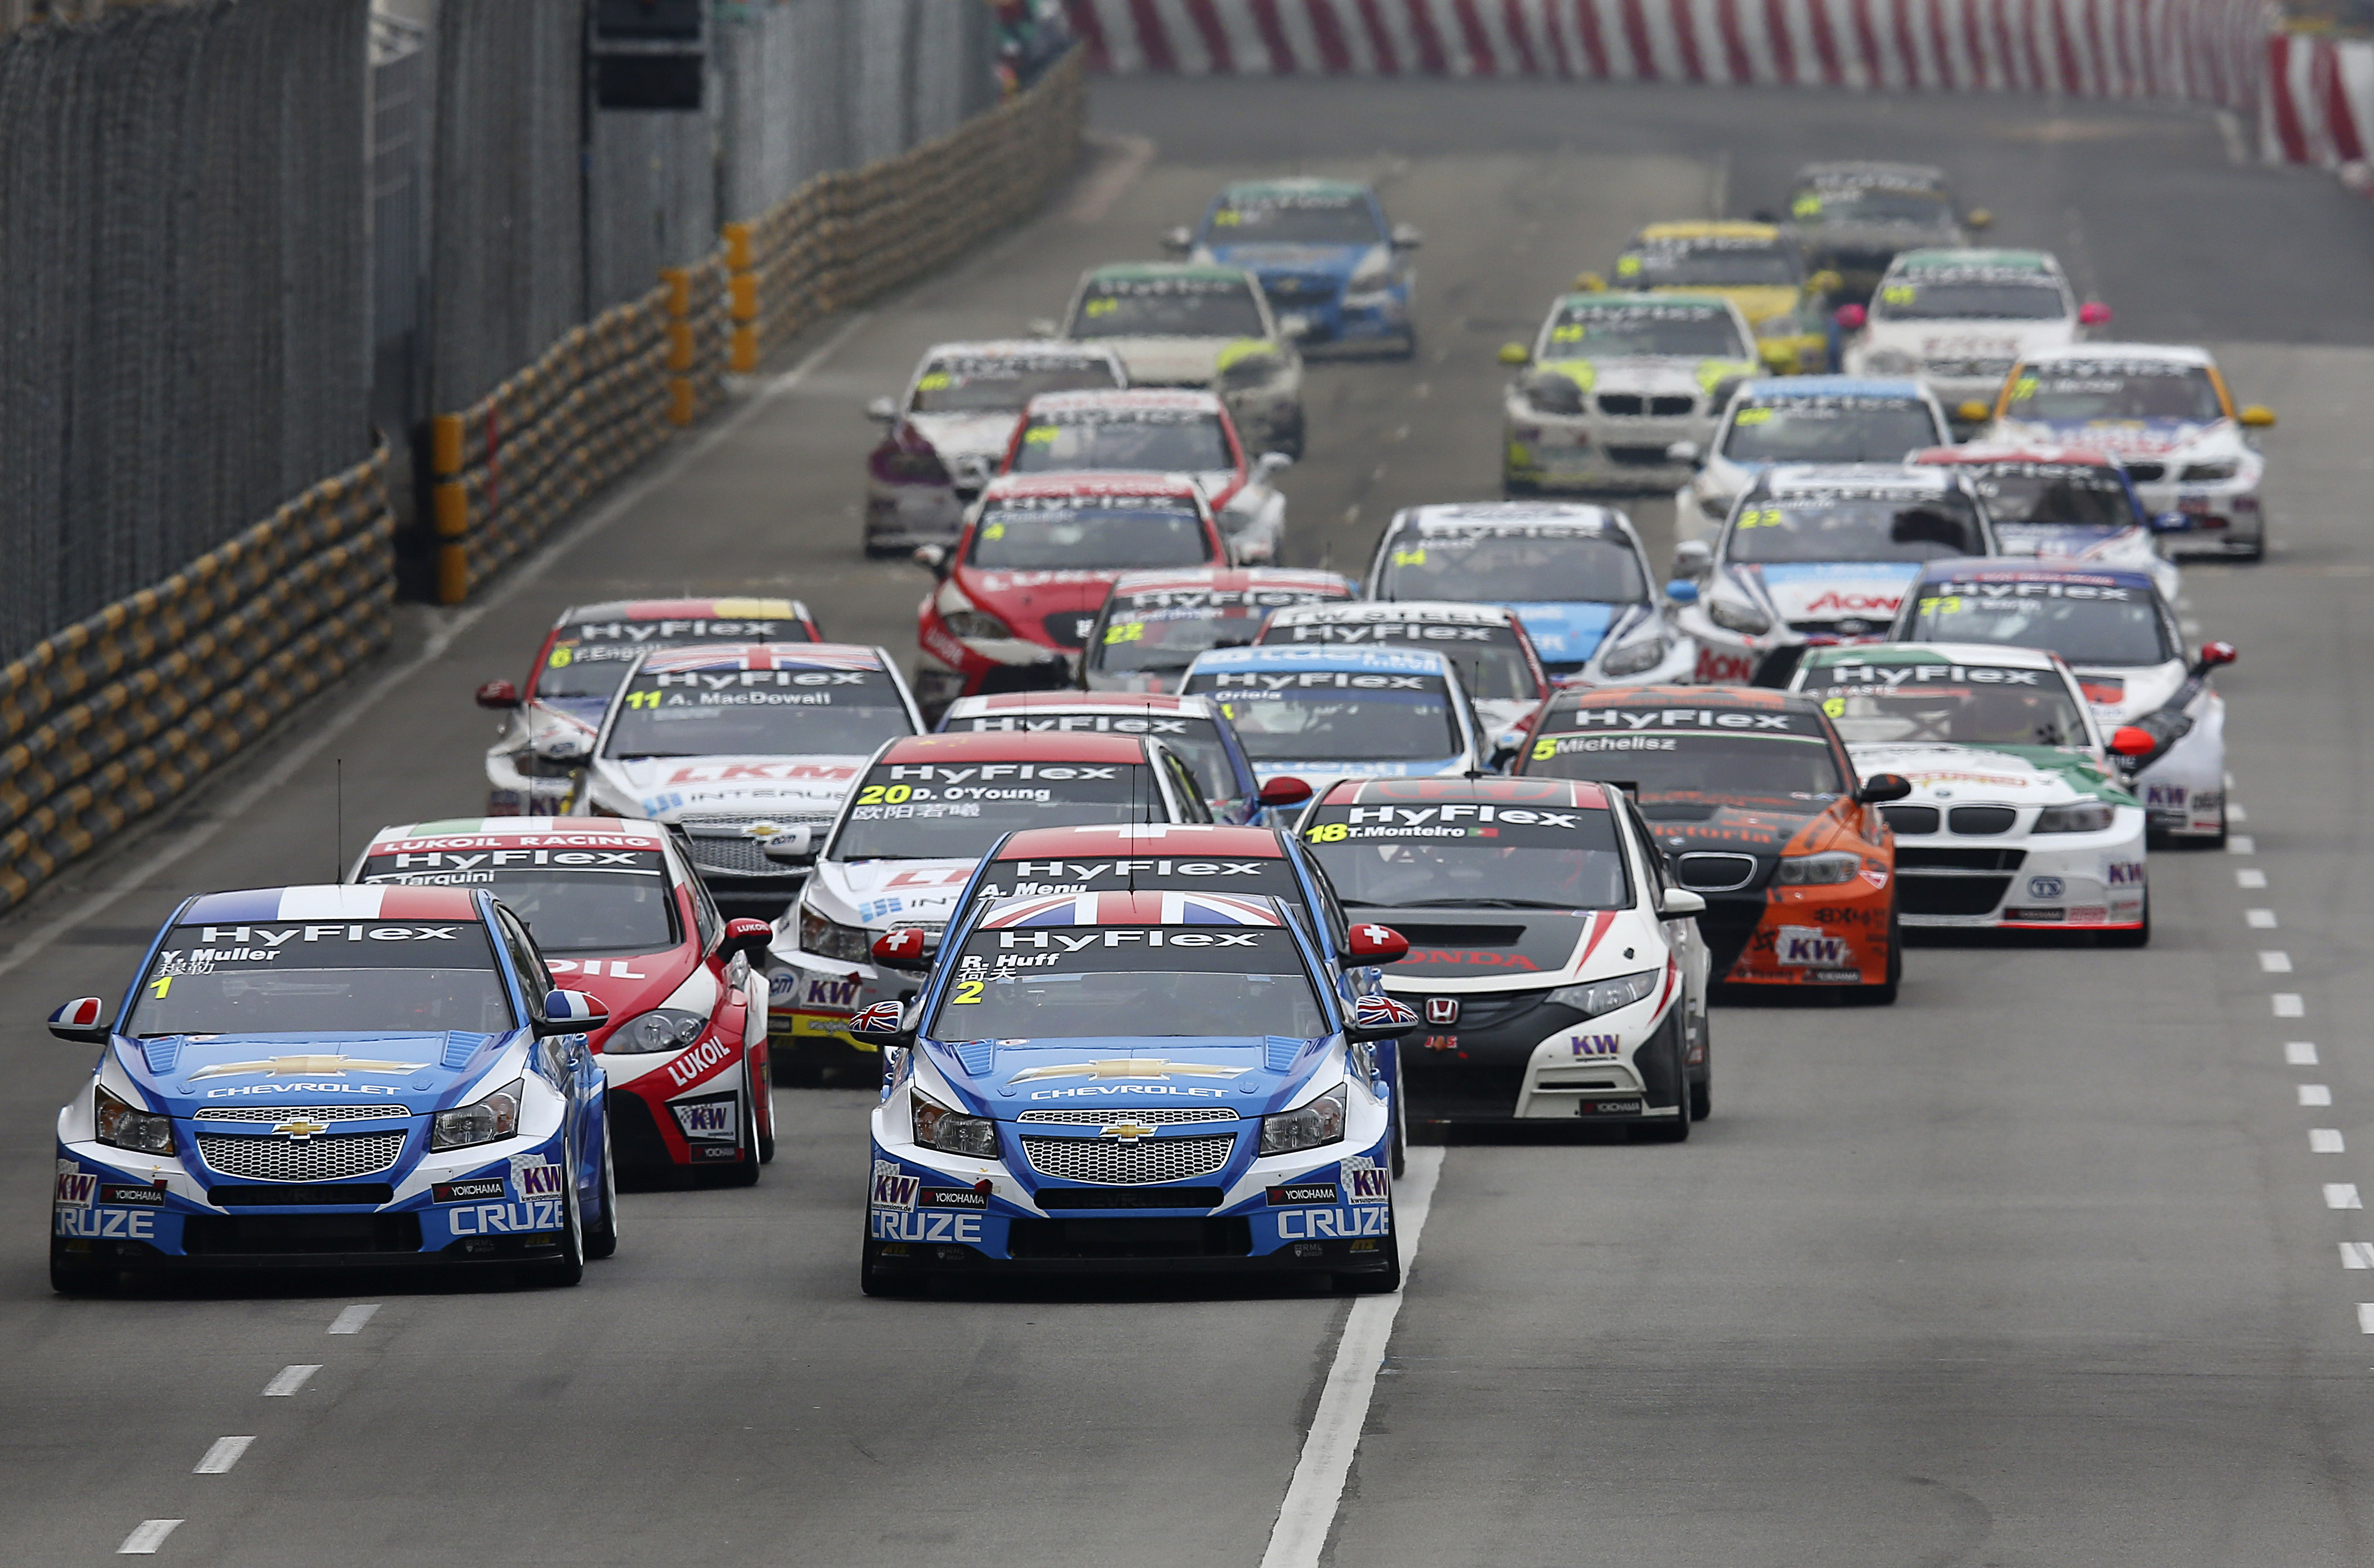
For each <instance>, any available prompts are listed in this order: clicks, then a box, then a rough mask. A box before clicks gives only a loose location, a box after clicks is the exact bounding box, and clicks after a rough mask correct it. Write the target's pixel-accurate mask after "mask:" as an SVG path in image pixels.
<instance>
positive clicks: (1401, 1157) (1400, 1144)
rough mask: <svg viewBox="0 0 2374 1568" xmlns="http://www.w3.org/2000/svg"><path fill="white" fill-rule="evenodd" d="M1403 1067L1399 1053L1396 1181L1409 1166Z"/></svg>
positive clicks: (1395, 1088)
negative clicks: (1404, 1112)
mask: <svg viewBox="0 0 2374 1568" xmlns="http://www.w3.org/2000/svg"><path fill="white" fill-rule="evenodd" d="M1401 1066H1402V1064H1401V1055H1400V1053H1399V1052H1398V1051H1397V1052H1395V1053H1394V1056H1393V1155H1392V1163H1393V1179H1394V1180H1395V1181H1399V1180H1401V1179H1402V1172H1403V1170H1404V1169H1405V1168H1406V1167H1407V1166H1408V1164H1409V1122H1408V1120H1407V1118H1406V1117H1404V1115H1403V1114H1402V1072H1401Z"/></svg>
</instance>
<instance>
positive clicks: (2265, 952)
mask: <svg viewBox="0 0 2374 1568" xmlns="http://www.w3.org/2000/svg"><path fill="white" fill-rule="evenodd" d="M2259 970H2260V972H2261V973H2262V974H2266V975H2288V974H2290V973H2291V972H2292V955H2291V954H2288V953H2286V952H2284V951H2283V950H2282V949H2281V948H2262V949H2261V950H2260V952H2259Z"/></svg>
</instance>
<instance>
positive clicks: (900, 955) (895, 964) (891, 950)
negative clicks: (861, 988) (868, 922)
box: [873, 926, 940, 969]
mask: <svg viewBox="0 0 2374 1568" xmlns="http://www.w3.org/2000/svg"><path fill="white" fill-rule="evenodd" d="M939 947H940V939H939V936H938V934H937V933H935V932H933V931H927V930H924V929H923V927H921V926H900V927H899V929H898V930H895V931H885V932H884V933H883V934H882V935H880V936H878V937H876V938H875V939H874V948H873V953H874V962H876V964H881V965H887V966H888V967H890V968H893V969H928V968H930V967H931V966H932V954H934V953H936V952H938V951H939Z"/></svg>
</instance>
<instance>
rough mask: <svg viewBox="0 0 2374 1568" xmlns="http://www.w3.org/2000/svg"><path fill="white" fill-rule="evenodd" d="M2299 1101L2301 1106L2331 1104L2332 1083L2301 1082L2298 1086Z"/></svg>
mask: <svg viewBox="0 0 2374 1568" xmlns="http://www.w3.org/2000/svg"><path fill="white" fill-rule="evenodd" d="M2299 1103H2300V1104H2301V1105H2303V1106H2329V1105H2331V1104H2333V1085H2332V1084H2330V1083H2303V1084H2301V1085H2300V1086H2299Z"/></svg>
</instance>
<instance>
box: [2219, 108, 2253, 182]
mask: <svg viewBox="0 0 2374 1568" xmlns="http://www.w3.org/2000/svg"><path fill="white" fill-rule="evenodd" d="M2217 135H2218V138H2219V139H2220V140H2222V141H2223V142H2224V143H2225V144H2226V161H2227V162H2228V163H2230V164H2232V165H2234V166H2235V167H2236V168H2237V169H2239V168H2240V167H2242V166H2243V165H2244V164H2247V163H2249V162H2251V145H2250V143H2249V142H2248V141H2246V140H2245V139H2244V138H2243V135H2242V117H2241V116H2240V115H2239V114H2237V113H2235V112H2234V111H2232V110H2230V109H2221V110H2219V111H2217Z"/></svg>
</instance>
